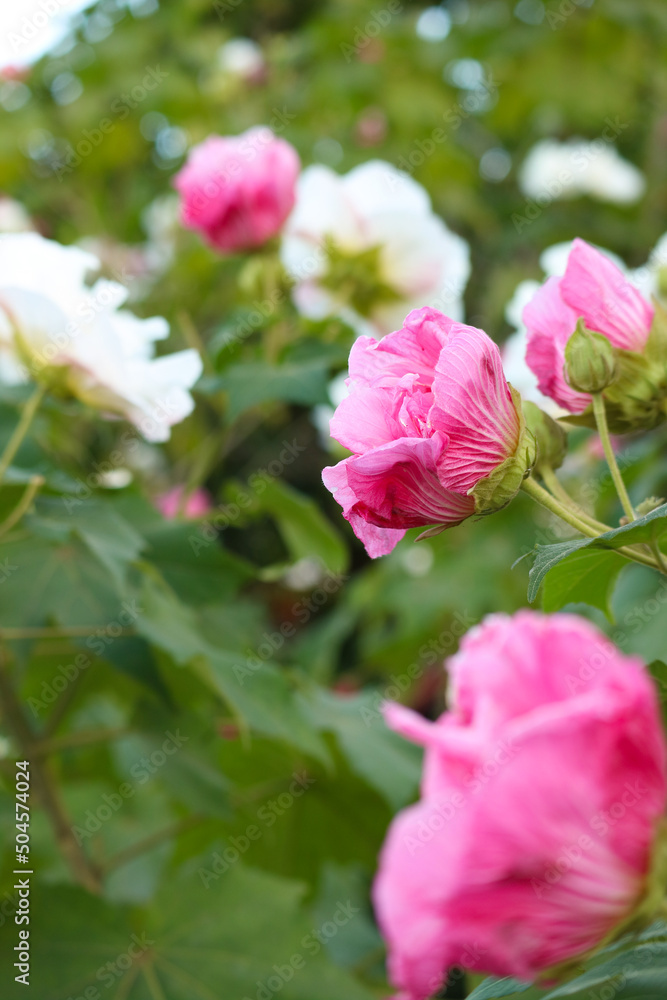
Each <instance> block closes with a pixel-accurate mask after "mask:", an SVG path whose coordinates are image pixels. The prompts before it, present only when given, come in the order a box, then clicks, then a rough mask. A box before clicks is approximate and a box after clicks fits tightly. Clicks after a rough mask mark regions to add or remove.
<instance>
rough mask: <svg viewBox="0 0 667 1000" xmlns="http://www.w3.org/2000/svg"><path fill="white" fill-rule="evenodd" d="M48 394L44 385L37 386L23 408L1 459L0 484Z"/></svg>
mask: <svg viewBox="0 0 667 1000" xmlns="http://www.w3.org/2000/svg"><path fill="white" fill-rule="evenodd" d="M45 392H46V387H45V386H43V385H39V386H37V388H36V389H35V391H34V392H33V394H32V396H31V397H30V399H29V400H28V402H27V403H26V404H25V406H24V407H23V410H22V412H21V419H20V420H19V422H18V424H17V425H16V427H15V428H14V433H13V434H12V436H11V437H10V439H9V441H8V442H7V447H6V448H5V450H4V452H3V454H2V457H0V484H2V482H3V480H4V478H5V473H6V472H7V469H8V468H9V466H10V465H11V464H12V459H13V458H14V455H15V454H16V452H17V451H18V450H19V448H20V446H21V443H22V441H23V439H24V438H25V436H26V434H27V433H28V431H29V430H30V425H31V424H32V422H33V420H34V418H35V414H36V413H37V410H38V409H39V404H40V403H41V402H42V399H43V398H44V393H45Z"/></svg>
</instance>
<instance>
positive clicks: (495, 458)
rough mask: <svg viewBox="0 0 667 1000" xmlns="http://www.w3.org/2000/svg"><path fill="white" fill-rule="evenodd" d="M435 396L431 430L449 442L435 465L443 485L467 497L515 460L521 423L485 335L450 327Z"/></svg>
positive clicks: (495, 353)
mask: <svg viewBox="0 0 667 1000" xmlns="http://www.w3.org/2000/svg"><path fill="white" fill-rule="evenodd" d="M433 394H434V397H435V407H436V409H435V410H434V412H433V415H432V422H433V425H434V426H436V427H438V429H440V430H442V431H444V433H445V434H446V435H447V436H448V438H449V446H448V448H447V451H446V453H445V454H444V456H443V458H442V461H441V462H440V464H439V474H440V479H441V482H442V483H443V485H444V486H446V487H448V488H449V489H452V490H456V491H457V492H460V493H467V492H468V491H469V490H471V489H472V488H473V487H474V486H475V484H476V483H478V482H479V480H480V479H483V478H485V477H486V476H488V475H489V474H490V473H491V472H493V470H494V469H495V468H496V467H497V466H498V465H500V463H501V462H503V461H504V460H505V459H506V458H508V457H509V456H510V455H512V454H514V452H515V451H516V447H517V445H518V442H519V429H520V424H519V417H518V414H517V412H516V409H515V406H514V403H513V401H512V395H511V393H510V390H509V387H508V385H507V382H506V380H505V375H504V372H503V366H502V361H501V359H500V351H499V350H498V347H497V345H496V344H494V342H493V341H492V340H491V339H490V337H487V335H486V334H485V333H484V331H483V330H478V329H476V328H475V327H473V326H466V325H464V324H463V323H456V324H454V326H453V327H452V328H451V331H450V336H449V340H448V342H447V344H446V345H445V347H444V348H443V350H442V352H441V354H440V358H439V359H438V363H437V365H436V376H435V380H434V382H433Z"/></svg>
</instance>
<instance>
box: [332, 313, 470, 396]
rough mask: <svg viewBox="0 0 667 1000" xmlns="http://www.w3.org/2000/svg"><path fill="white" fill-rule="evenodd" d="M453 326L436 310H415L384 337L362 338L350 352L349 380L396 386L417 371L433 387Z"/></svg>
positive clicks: (425, 383)
mask: <svg viewBox="0 0 667 1000" xmlns="http://www.w3.org/2000/svg"><path fill="white" fill-rule="evenodd" d="M452 326H454V321H453V320H451V319H449V318H448V317H447V316H444V315H443V314H442V313H441V312H438V310H437V309H430V308H424V309H415V310H413V311H412V312H411V313H410V314H409V316H408V317H407V318H406V320H405V323H404V324H403V328H402V329H401V330H397V331H396V332H395V333H389V334H387V336H386V337H383V338H382V339H381V340H375V339H374V338H373V337H359V339H358V340H357V341H356V342H355V343H354V344H353V345H352V350H351V352H350V383H351V384H352V385H376V386H377V385H384V386H393V385H395V384H396V381H397V380H399V379H401V378H402V377H403V376H404V375H409V374H415V375H418V376H419V379H420V382H421V384H423V385H425V386H428V387H430V386H431V383H432V382H433V373H434V369H435V366H436V363H437V360H438V358H439V356H440V351H441V350H442V348H443V347H444V345H445V344H446V343H447V340H448V338H449V333H450V330H451V328H452Z"/></svg>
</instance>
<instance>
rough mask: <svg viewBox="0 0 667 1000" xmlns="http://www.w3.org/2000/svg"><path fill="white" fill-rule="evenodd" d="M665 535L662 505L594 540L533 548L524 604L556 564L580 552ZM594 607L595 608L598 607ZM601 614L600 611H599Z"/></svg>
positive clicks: (665, 517)
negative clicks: (533, 556) (533, 559)
mask: <svg viewBox="0 0 667 1000" xmlns="http://www.w3.org/2000/svg"><path fill="white" fill-rule="evenodd" d="M666 531H667V504H662V506H661V507H657V508H656V509H655V510H652V511H651V512H650V513H649V514H646V515H645V516H644V517H640V518H638V519H637V520H636V521H633V522H632V523H631V524H624V525H622V526H621V527H620V528H614V529H613V530H612V531H606V532H605V533H604V534H603V535H599V536H598V537H597V538H581V539H575V540H574V541H571V542H556V544H555V545H536V546H535V561H534V563H533V566H532V568H531V570H530V573H529V576H528V581H529V582H528V600H529V601H530V602H531V604H532V602H533V601H534V600H535V598H536V597H537V593H538V591H539V589H540V584H541V583H542V580H543V579H544V577H545V576H546V575H547V573H548V572H549V571H550V570H551V569H553V567H554V566H556V565H557V564H558V563H559V562H562V560H563V559H566V558H567V557H568V556H570V555H572V553H574V552H578V551H579V550H580V549H620V548H622V547H623V546H625V545H636V544H640V543H646V542H656V541H657V540H658V538H659V537H660V536H661V535H662V534H664V533H665V532H666ZM600 606H601V605H600V604H597V605H596V607H600ZM603 610H604V608H603Z"/></svg>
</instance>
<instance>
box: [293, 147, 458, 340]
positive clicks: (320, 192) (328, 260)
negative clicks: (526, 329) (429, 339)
mask: <svg viewBox="0 0 667 1000" xmlns="http://www.w3.org/2000/svg"><path fill="white" fill-rule="evenodd" d="M332 248H333V251H332ZM374 250H375V251H377V259H376V260H375V259H374V258H373V259H372V260H371V257H372V253H371V254H370V255H369V254H368V252H369V251H371V252H372V251H374ZM362 254H366V255H367V256H366V267H367V268H368V267H370V266H374V267H375V268H376V270H375V271H374V272H373V273H372V275H370V278H371V285H370V294H368V296H367V301H365V302H364V304H363V305H361V304H360V301H359V296H357V297H355V290H354V289H355V280H356V277H357V275H359V276H360V275H361V270H360V268H361V267H362V266H363V265H362V264H361V263H355V260H354V258H355V257H358V256H359V255H362ZM281 258H282V261H283V264H284V266H285V269H286V270H287V272H288V274H289V275H290V277H291V279H292V280H293V281H294V282H295V287H294V291H293V297H294V302H295V304H296V306H297V308H298V309H299V311H300V312H301V313H302V314H303V315H304V316H307V317H308V318H310V319H322V318H324V317H325V316H333V315H336V316H340V317H342V318H343V319H345V320H346V321H347V322H350V324H351V325H352V326H353V327H354V328H355V329H356V330H357V332H370V333H373V334H375V335H376V336H377V335H378V334H379V335H382V334H385V333H389V332H391V331H392V330H398V329H399V328H400V327H401V326H402V325H403V321H404V319H405V317H406V315H407V313H408V312H410V310H411V309H416V308H419V307H421V306H433V307H435V308H437V309H440V310H441V311H442V312H444V313H446V314H447V315H448V316H452V317H453V318H454V319H462V318H463V301H462V296H463V291H464V289H465V286H466V282H467V280H468V277H469V275H470V251H469V247H468V244H467V243H466V241H465V240H463V239H462V238H461V237H460V236H457V235H456V234H455V233H452V232H450V230H449V229H448V228H447V226H446V225H445V224H444V222H443V221H442V219H440V218H439V217H438V216H437V215H435V214H434V213H433V210H432V208H431V202H430V199H429V196H428V194H427V193H426V191H425V190H424V188H422V187H421V185H419V184H417V182H416V181H414V180H412V178H411V177H409V176H408V175H407V174H404V173H402V172H401V171H399V170H396V169H395V167H393V166H392V165H391V164H390V163H385V162H383V161H381V160H371V161H369V162H368V163H365V164H363V165H362V166H360V167H356V168H355V169H354V170H351V171H350V173H348V174H346V175H345V176H343V177H341V176H340V175H339V174H336V173H334V171H333V170H330V169H329V168H328V167H324V166H313V167H308V168H307V169H306V170H304V171H303V173H302V174H301V177H300V178H299V181H298V184H297V200H296V205H295V207H294V210H293V212H292V214H291V216H290V218H289V219H288V220H287V223H286V226H285V230H284V233H283V240H282V246H281ZM345 259H347V260H349V272H350V280H349V281H343V282H342V287H340V285H339V287H331V286H330V285H329V283H331V285H333V284H334V281H335V280H336V279H335V274H337V273H340V263H341V261H343V263H344V261H345ZM336 265H338V267H339V271H338V272H336V270H335V268H336ZM355 268H356V269H357V270H356V271H355ZM368 278H369V275H366V279H368ZM368 288H369V285H368V282H367V284H366V289H367V290H368ZM374 288H376V289H377V291H378V293H377V294H374V292H373V289H374Z"/></svg>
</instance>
